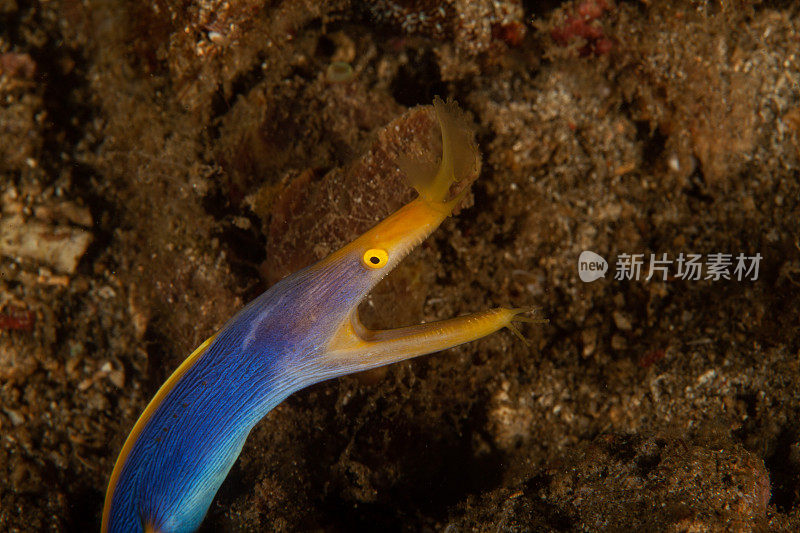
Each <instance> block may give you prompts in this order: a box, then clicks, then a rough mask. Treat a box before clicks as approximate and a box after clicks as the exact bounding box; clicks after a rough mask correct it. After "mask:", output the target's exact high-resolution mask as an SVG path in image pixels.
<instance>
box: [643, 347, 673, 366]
mask: <svg viewBox="0 0 800 533" xmlns="http://www.w3.org/2000/svg"><path fill="white" fill-rule="evenodd" d="M666 356H667V351H666V350H662V349H658V350H651V351H649V352H647V353H646V354H644V355H643V356H642V357H641V358H640V359H639V366H640V367H642V368H647V367H649V366H651V365H653V364H655V363H657V362H659V361H661V360H662V359H664V357H666Z"/></svg>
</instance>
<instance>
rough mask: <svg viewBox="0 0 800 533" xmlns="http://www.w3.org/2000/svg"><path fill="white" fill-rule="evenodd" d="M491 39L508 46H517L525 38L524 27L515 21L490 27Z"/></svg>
mask: <svg viewBox="0 0 800 533" xmlns="http://www.w3.org/2000/svg"><path fill="white" fill-rule="evenodd" d="M492 37H493V38H494V39H497V40H500V41H503V42H504V43H506V44H507V45H508V46H519V45H520V44H522V40H523V39H524V38H525V25H524V24H521V23H519V22H516V21H511V22H508V23H504V24H493V25H492Z"/></svg>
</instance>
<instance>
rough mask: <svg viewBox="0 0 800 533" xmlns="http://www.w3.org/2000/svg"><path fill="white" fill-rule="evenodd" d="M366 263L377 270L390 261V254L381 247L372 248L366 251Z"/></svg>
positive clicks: (364, 259) (364, 258)
mask: <svg viewBox="0 0 800 533" xmlns="http://www.w3.org/2000/svg"><path fill="white" fill-rule="evenodd" d="M363 261H364V265H365V266H367V267H369V268H373V269H375V270H377V269H379V268H383V267H385V266H386V263H387V262H388V261H389V254H388V253H386V250H381V249H380V248H371V249H369V250H367V251H366V252H364V257H363Z"/></svg>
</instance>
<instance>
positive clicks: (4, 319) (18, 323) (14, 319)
mask: <svg viewBox="0 0 800 533" xmlns="http://www.w3.org/2000/svg"><path fill="white" fill-rule="evenodd" d="M35 321H36V315H34V314H33V311H27V310H25V309H21V308H19V307H10V308H8V309H7V310H6V311H5V312H4V313H0V330H3V329H6V330H12V329H13V330H21V331H31V330H32V329H33V323H34V322H35Z"/></svg>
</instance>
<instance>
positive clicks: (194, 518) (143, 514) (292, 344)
mask: <svg viewBox="0 0 800 533" xmlns="http://www.w3.org/2000/svg"><path fill="white" fill-rule="evenodd" d="M434 107H435V111H436V114H437V119H438V121H439V126H440V128H441V133H442V157H441V160H440V163H439V166H438V169H435V168H434V169H433V172H431V175H429V176H428V175H415V176H409V177H410V179H411V181H412V183H414V185H415V187H416V188H417V190H418V192H419V193H420V194H419V197H418V198H417V199H416V200H413V201H412V202H411V203H409V204H407V205H406V206H404V207H403V208H401V209H400V210H398V211H396V212H395V213H394V214H392V215H390V216H389V217H388V218H386V219H385V220H383V221H381V222H380V223H378V224H377V225H376V226H375V227H373V228H372V229H371V230H369V231H368V232H366V233H365V234H364V235H362V236H360V237H358V238H357V239H356V240H354V241H353V242H351V243H350V244H348V245H346V246H345V247H343V248H342V249H340V250H338V251H336V252H334V253H333V254H331V255H330V256H328V257H327V258H325V259H323V260H322V261H320V262H318V263H316V264H314V265H312V266H309V267H307V268H305V269H303V270H301V271H299V272H297V273H295V274H293V275H291V276H289V277H287V278H284V279H283V280H281V281H280V282H278V283H277V284H275V285H274V286H272V287H271V288H270V289H269V290H267V291H266V292H265V293H263V294H262V295H261V296H259V297H258V298H256V299H255V300H253V301H252V302H250V303H249V304H248V305H247V306H246V307H245V308H243V309H242V310H241V311H239V313H237V314H236V316H234V317H233V318H231V319H230V320H229V321H228V323H227V324H225V326H223V327H222V329H221V330H220V331H219V332H217V333H216V334H214V335H213V336H212V337H211V338H209V339H208V340H206V341H205V342H204V343H203V344H202V345H201V346H200V347H199V348H197V350H195V352H194V353H192V354H191V355H190V356H189V357H188V358H187V359H186V360H185V361H184V362H183V363H182V364H181V365H180V367H179V368H178V369H177V370H176V371H175V372H174V373H173V374H172V376H171V377H170V378H169V379H168V380H167V381H166V382H165V383H164V385H162V387H161V388H160V389H159V391H158V392H157V393H156V395H155V397H154V398H153V399H152V400H151V402H150V404H149V405H148V406H147V408H146V409H145V410H144V412H143V413H142V415H141V417H140V418H139V420H138V421H137V423H136V424H135V426H134V427H133V429H132V431H131V433H130V435H129V436H128V439H127V440H126V442H125V444H124V446H123V448H122V450H121V452H120V454H119V457H118V459H117V462H116V465H115V467H114V470H113V472H112V474H111V478H110V480H109V484H108V490H107V492H106V499H105V506H104V509H103V521H102V531H103V532H113V533H120V532H149V531H154V532H155V531H158V532H163V533H168V532H169V533H173V532H175V533H177V532H190V531H195V530H196V529H197V528H198V527H199V526H200V524H201V522H202V520H203V518H204V516H205V514H206V512H207V510H208V508H209V506H210V505H211V502H212V500H213V498H214V495H215V494H216V492H217V490H218V489H219V487H220V485H221V484H222V482H223V480H224V479H225V477H226V476H227V474H228V472H229V471H230V469H231V466H232V465H233V463H234V462H235V460H236V458H237V457H238V456H239V453H240V452H241V450H242V446H243V445H244V442H245V439H246V438H247V435H248V434H249V433H250V430H251V429H252V428H253V426H254V425H255V424H256V423H257V422H258V421H259V420H261V419H262V418H263V417H264V416H265V415H266V414H267V413H268V412H269V411H270V410H271V409H272V408H273V407H275V406H276V405H277V404H278V403H280V402H281V401H283V399H284V398H286V397H287V396H288V395H289V394H291V393H292V392H294V391H297V390H299V389H302V388H304V387H307V386H308V385H311V384H313V383H317V382H320V381H323V380H326V379H329V378H333V377H336V376H342V375H345V374H350V373H353V372H359V371H362V370H367V369H370V368H374V367H378V366H382V365H386V364H390V363H393V362H397V361H402V360H404V359H408V358H411V357H416V356H419V355H424V354H427V353H432V352H436V351H440V350H444V349H446V348H450V347H452V346H456V345H458V344H462V343H465V342H468V341H471V340H475V339H478V338H480V337H483V336H485V335H488V334H490V333H492V332H494V331H497V330H499V329H501V328H503V327H512V328H513V326H512V324H511V321H512V320H513V319H516V318H517V317H518V314H519V313H521V312H523V311H525V310H522V309H505V308H497V309H492V310H488V311H484V312H480V313H475V314H472V315H467V316H462V317H459V318H454V319H450V320H444V321H440V322H433V323H428V324H421V325H417V326H410V327H404V328H397V329H391V330H383V331H375V330H369V329H367V328H365V327H364V326H363V325H362V324H361V322H360V321H359V319H358V313H357V308H358V304H359V303H360V302H361V301H362V300H363V299H364V297H365V296H366V295H367V294H368V293H369V291H370V290H371V289H372V288H373V287H374V286H375V285H376V284H377V283H378V282H379V281H380V280H381V279H382V278H383V277H384V276H385V275H386V274H387V273H388V272H389V271H391V270H392V268H393V267H394V266H396V265H397V264H398V262H400V260H402V259H403V258H404V257H405V256H406V255H407V254H408V253H409V252H410V251H411V250H412V249H413V248H415V247H416V246H417V245H418V244H419V243H420V242H422V241H423V240H424V239H425V238H426V237H427V236H428V235H430V234H431V232H433V231H434V230H435V229H436V228H437V227H438V226H439V225H440V224H441V223H442V221H443V220H444V219H445V218H446V217H447V216H449V215H450V213H451V212H452V210H453V209H454V207H455V206H456V204H457V203H458V202H459V200H460V199H461V196H463V192H462V194H457V195H455V196H454V197H453V195H452V194H451V192H450V191H451V188H452V187H453V186H454V185H457V184H459V183H460V182H463V181H464V180H468V179H470V173H475V174H476V173H477V171H476V169H477V165H478V163H479V157H480V156H479V154H478V151H477V148H476V146H475V144H474V141H473V134H472V130H471V128H470V125H469V122H468V121H467V119H466V118H465V117H464V115H463V114H462V113H461V112H460V110H459V109H458V107H457V106H456V104H455V103H453V102H447V103H444V102H442V101H441V100H438V99H437V100H436V101H435V102H434ZM411 172H421V171H420V170H419V169H416V170H414V169H412V170H411ZM407 173H408V171H407ZM472 178H473V179H474V176H472ZM462 185H463V183H462ZM467 185H468V183H467ZM466 190H467V188H466V187H464V188H463V191H466Z"/></svg>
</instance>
